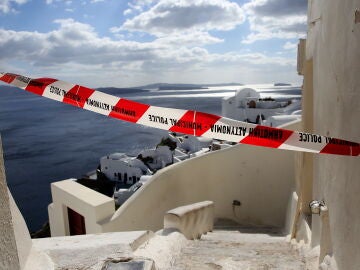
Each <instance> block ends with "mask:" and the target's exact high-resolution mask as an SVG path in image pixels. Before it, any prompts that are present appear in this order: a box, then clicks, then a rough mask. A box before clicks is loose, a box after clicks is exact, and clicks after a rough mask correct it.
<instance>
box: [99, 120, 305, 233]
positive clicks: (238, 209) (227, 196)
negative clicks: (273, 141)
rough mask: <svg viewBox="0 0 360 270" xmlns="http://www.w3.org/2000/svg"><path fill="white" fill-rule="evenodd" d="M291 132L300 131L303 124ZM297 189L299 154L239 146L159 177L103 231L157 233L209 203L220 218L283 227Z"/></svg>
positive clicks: (179, 167)
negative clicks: (179, 212)
mask: <svg viewBox="0 0 360 270" xmlns="http://www.w3.org/2000/svg"><path fill="white" fill-rule="evenodd" d="M287 128H288V129H297V128H299V122H297V123H296V124H292V125H291V126H288V127H287ZM293 187H294V152H292V151H284V150H277V149H269V148H263V147H254V146H247V145H237V146H234V147H231V148H228V149H225V150H220V151H217V152H212V153H210V154H206V155H204V156H200V157H198V158H194V159H191V160H187V161H184V162H181V163H178V164H175V165H172V166H170V167H167V168H165V169H163V170H161V171H159V172H158V173H157V174H156V175H155V176H153V177H152V179H151V180H150V181H149V182H147V183H146V184H145V185H144V186H143V187H142V188H141V189H140V190H139V191H138V192H136V193H135V195H134V196H132V197H131V198H130V199H129V200H128V201H127V202H126V203H125V204H124V205H122V206H121V207H120V208H119V209H118V211H117V212H116V213H115V214H114V216H113V217H112V218H111V220H110V221H109V222H108V223H106V224H103V230H104V231H124V230H143V229H148V230H154V231H155V230H158V229H160V228H162V225H163V224H162V222H163V217H164V214H165V213H166V212H167V211H168V210H170V209H172V208H176V207H178V206H180V205H186V204H191V203H195V202H199V201H205V200H210V201H213V202H214V203H215V217H216V218H229V219H233V220H236V221H237V222H239V223H242V224H254V225H271V226H278V227H282V226H284V222H285V216H286V208H287V203H288V199H289V196H290V195H291V191H292V190H293ZM233 200H239V201H240V202H241V206H233V205H232V202H233Z"/></svg>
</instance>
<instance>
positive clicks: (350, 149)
mask: <svg viewBox="0 0 360 270" xmlns="http://www.w3.org/2000/svg"><path fill="white" fill-rule="evenodd" d="M320 153H321V154H335V155H344V156H358V155H360V145H359V144H358V143H352V142H349V141H345V140H340V139H335V140H334V141H333V142H330V143H328V144H327V145H326V146H325V147H324V148H323V149H322V150H321V151H320Z"/></svg>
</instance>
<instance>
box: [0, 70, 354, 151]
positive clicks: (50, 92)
mask: <svg viewBox="0 0 360 270" xmlns="http://www.w3.org/2000/svg"><path fill="white" fill-rule="evenodd" d="M0 81H3V82H5V83H8V84H11V85H14V86H16V87H19V88H22V89H24V90H26V91H29V92H32V93H34V94H37V95H41V96H44V97H47V98H50V99H53V100H57V101H60V102H63V103H68V104H71V105H73V106H76V107H80V108H83V109H85V110H89V111H93V112H96V113H100V114H103V115H107V116H109V117H113V118H117V119H120V120H124V121H128V122H132V123H136V124H141V125H145V126H149V127H155V128H159V129H164V130H169V131H174V132H180V133H185V134H189V135H195V136H204V137H208V138H213V139H219V140H227V141H231V142H236V143H242V144H251V145H257V146H263V147H271V148H279V149H285V150H292V151H303V152H311V153H320V154H336V155H346V156H359V155H360V145H359V143H355V142H350V141H345V140H341V139H334V138H330V137H325V136H320V135H316V134H309V133H304V132H297V131H291V130H286V129H279V128H272V127H266V126H260V125H256V124H251V123H245V122H241V121H236V120H233V119H229V118H225V117H220V116H217V115H214V114H208V113H203V112H197V111H191V110H179V109H171V108H163V107H156V106H150V105H147V104H142V103H138V102H134V101H131V100H127V99H123V98H119V97H116V96H112V95H108V94H105V93H102V92H99V91H95V90H93V89H90V88H87V87H84V86H81V85H74V84H70V83H67V82H64V81H59V80H56V79H52V78H38V79H31V78H28V77H24V76H20V75H17V74H12V73H0Z"/></svg>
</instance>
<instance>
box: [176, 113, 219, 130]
mask: <svg viewBox="0 0 360 270" xmlns="http://www.w3.org/2000/svg"><path fill="white" fill-rule="evenodd" d="M220 118H221V117H220V116H217V115H213V114H208V113H202V112H195V111H187V112H186V113H185V114H184V115H183V116H182V117H181V118H180V119H179V120H178V121H177V122H176V125H174V126H172V127H171V128H170V131H174V132H179V133H185V134H190V135H195V136H201V135H203V134H204V133H205V132H206V131H208V130H209V129H210V127H211V126H212V125H214V124H215V123H216V122H217V121H218V120H219V119H220ZM194 130H195V133H194Z"/></svg>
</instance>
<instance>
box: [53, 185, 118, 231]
mask: <svg viewBox="0 0 360 270" xmlns="http://www.w3.org/2000/svg"><path fill="white" fill-rule="evenodd" d="M51 194H52V198H53V203H52V204H50V205H49V207H48V212H49V221H50V229H51V236H65V235H69V224H68V213H67V207H69V208H71V209H72V210H74V211H76V212H77V213H79V214H80V215H82V216H84V218H85V228H86V233H87V234H91V233H100V232H102V226H101V224H99V223H101V222H103V221H104V220H107V219H110V217H111V216H112V215H113V213H114V211H115V203H114V199H112V198H109V197H107V196H105V195H102V194H100V193H98V192H96V191H94V190H92V189H89V188H87V187H85V186H83V185H80V184H78V183H77V182H75V181H73V180H64V181H59V182H55V183H52V184H51Z"/></svg>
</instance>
